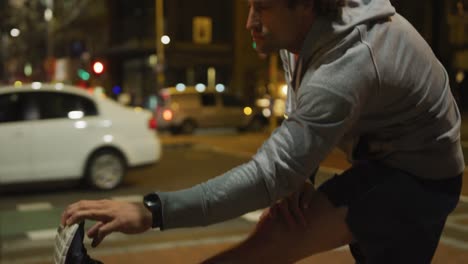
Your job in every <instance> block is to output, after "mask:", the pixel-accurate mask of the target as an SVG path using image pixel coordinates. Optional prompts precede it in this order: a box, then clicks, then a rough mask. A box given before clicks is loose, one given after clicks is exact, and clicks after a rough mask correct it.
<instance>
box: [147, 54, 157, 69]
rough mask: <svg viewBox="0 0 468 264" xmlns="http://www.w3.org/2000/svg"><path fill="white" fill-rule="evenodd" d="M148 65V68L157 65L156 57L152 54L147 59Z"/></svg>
mask: <svg viewBox="0 0 468 264" xmlns="http://www.w3.org/2000/svg"><path fill="white" fill-rule="evenodd" d="M148 64H149V65H150V66H153V67H154V66H156V64H158V56H157V55H156V54H152V55H150V56H149V57H148Z"/></svg>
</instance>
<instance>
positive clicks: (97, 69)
mask: <svg viewBox="0 0 468 264" xmlns="http://www.w3.org/2000/svg"><path fill="white" fill-rule="evenodd" d="M93 72H94V73H95V74H98V75H99V74H101V73H103V72H104V63H102V62H101V61H95V62H94V63H93Z"/></svg>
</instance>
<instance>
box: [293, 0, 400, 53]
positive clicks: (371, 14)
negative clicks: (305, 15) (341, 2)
mask: <svg viewBox="0 0 468 264" xmlns="http://www.w3.org/2000/svg"><path fill="white" fill-rule="evenodd" d="M394 14H395V8H394V7H393V6H392V5H391V3H390V1H389V0H347V1H346V3H345V6H344V7H343V8H342V9H341V11H340V12H339V14H338V15H337V16H336V17H335V18H331V17H325V16H317V18H316V20H315V21H314V23H313V24H312V27H311V29H310V30H309V33H308V34H307V36H306V39H305V41H304V44H303V47H302V50H301V54H300V55H301V57H302V58H305V59H306V60H307V59H309V58H310V57H311V56H313V54H314V53H315V52H316V51H317V50H319V49H321V48H324V47H325V46H326V45H327V44H329V43H330V42H332V41H333V40H335V39H337V37H339V36H342V35H346V34H347V33H349V32H350V31H352V30H353V29H354V28H355V27H356V26H358V25H361V24H367V23H373V22H377V21H380V20H384V19H387V18H388V17H390V16H393V15H394Z"/></svg>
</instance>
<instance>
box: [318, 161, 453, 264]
mask: <svg viewBox="0 0 468 264" xmlns="http://www.w3.org/2000/svg"><path fill="white" fill-rule="evenodd" d="M461 185H462V175H459V176H455V177H451V178H448V179H444V180H422V179H420V178H417V177H415V176H413V175H411V174H408V173H406V172H403V171H401V170H398V169H394V168H391V167H388V166H385V165H382V164H380V163H378V162H371V161H362V162H358V163H357V164H355V165H353V167H351V168H350V169H348V170H346V171H345V172H343V173H342V174H341V175H336V176H335V177H333V178H332V179H330V180H328V181H326V182H325V183H323V184H322V185H321V186H320V187H319V188H318V189H319V191H321V192H323V193H324V194H325V195H326V196H327V197H328V199H329V200H330V201H331V202H332V203H333V204H334V205H335V206H337V207H341V206H346V207H348V215H347V217H346V222H347V224H348V227H349V229H350V231H351V232H352V234H353V238H354V242H353V243H352V244H351V245H350V249H351V252H352V254H353V256H354V258H355V259H356V262H357V263H371V264H376V263H378V264H385V263H392V264H394V263H399V264H401V263H412V264H414V263H418V264H419V263H421V264H424V263H431V259H432V257H433V255H434V252H435V250H436V248H437V245H438V243H439V239H440V236H441V233H442V229H443V227H444V225H445V221H446V219H447V216H448V214H449V213H450V212H452V211H453V210H454V209H455V207H456V205H457V203H458V200H459V198H460V192H461Z"/></svg>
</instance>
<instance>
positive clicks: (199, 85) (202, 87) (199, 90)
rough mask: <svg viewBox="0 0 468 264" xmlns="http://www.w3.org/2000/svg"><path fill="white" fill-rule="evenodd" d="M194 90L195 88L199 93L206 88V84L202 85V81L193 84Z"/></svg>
mask: <svg viewBox="0 0 468 264" xmlns="http://www.w3.org/2000/svg"><path fill="white" fill-rule="evenodd" d="M195 90H197V92H199V93H202V92H204V91H205V90H206V85H204V84H203V83H198V84H197V85H195Z"/></svg>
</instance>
